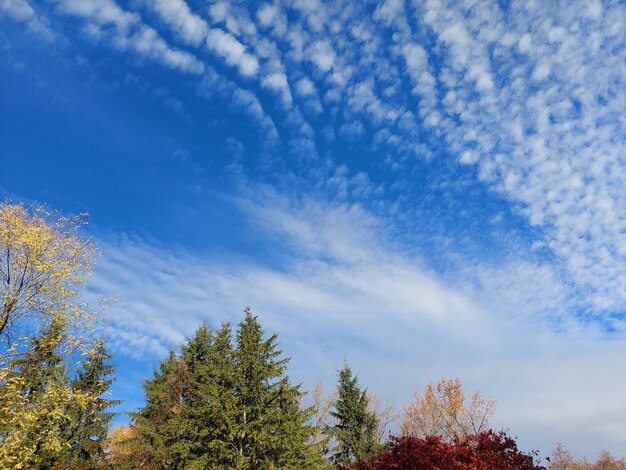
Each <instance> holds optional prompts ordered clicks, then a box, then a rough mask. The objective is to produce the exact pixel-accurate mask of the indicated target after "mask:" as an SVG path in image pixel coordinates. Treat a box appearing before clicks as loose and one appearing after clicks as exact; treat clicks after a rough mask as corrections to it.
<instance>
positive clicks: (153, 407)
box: [131, 351, 189, 470]
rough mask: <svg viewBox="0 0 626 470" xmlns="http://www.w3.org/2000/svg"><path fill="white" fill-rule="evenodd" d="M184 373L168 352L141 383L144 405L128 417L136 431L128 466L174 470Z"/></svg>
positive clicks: (172, 355)
mask: <svg viewBox="0 0 626 470" xmlns="http://www.w3.org/2000/svg"><path fill="white" fill-rule="evenodd" d="M187 373H188V369H187V367H186V365H185V363H184V362H182V361H181V360H180V359H179V358H178V357H177V356H176V354H175V353H174V352H173V351H172V352H170V354H169V356H168V358H167V359H166V360H164V361H161V363H160V364H159V370H154V371H153V377H152V379H147V380H144V383H143V387H144V392H145V396H146V405H145V406H144V407H143V408H142V409H141V410H139V411H138V412H135V413H131V417H132V418H133V426H134V428H135V429H136V433H135V436H134V444H135V446H136V449H137V452H136V453H135V454H134V455H133V458H134V461H133V462H132V464H133V465H134V466H136V467H145V468H149V469H164V470H165V469H175V468H183V467H182V466H180V465H179V464H180V456H179V455H178V450H177V449H176V448H175V445H176V443H178V441H179V440H180V437H181V436H180V430H179V424H180V423H179V421H178V419H177V418H178V416H179V415H180V413H181V406H182V402H183V399H184V396H185V391H186V388H187V387H188V385H189V380H188V376H187Z"/></svg>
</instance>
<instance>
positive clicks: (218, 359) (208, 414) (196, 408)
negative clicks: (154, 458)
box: [182, 323, 237, 469]
mask: <svg viewBox="0 0 626 470" xmlns="http://www.w3.org/2000/svg"><path fill="white" fill-rule="evenodd" d="M231 338H232V331H231V327H230V325H229V324H228V323H224V324H223V325H222V327H221V328H220V330H219V331H217V332H216V333H213V332H211V330H209V328H208V327H207V326H206V325H202V326H200V328H198V330H197V332H196V335H195V337H194V338H193V339H192V340H191V341H190V342H189V343H188V345H187V346H185V347H184V348H183V357H185V359H186V361H187V362H188V364H189V368H190V370H191V376H192V381H193V382H192V390H193V393H191V394H190V396H189V400H188V401H187V402H186V403H185V406H184V411H183V415H182V416H183V419H184V420H185V421H187V422H190V423H194V425H193V429H194V431H195V433H194V436H193V444H192V450H191V455H192V459H190V460H189V464H188V467H189V468H198V469H204V468H227V467H228V466H229V465H230V464H231V463H232V462H233V461H234V459H235V457H236V452H235V450H234V448H233V446H232V441H233V433H234V431H233V429H234V428H235V420H236V416H237V411H236V407H237V401H236V396H235V383H234V381H235V374H234V371H235V366H234V356H233V354H234V353H233V348H232V339H231Z"/></svg>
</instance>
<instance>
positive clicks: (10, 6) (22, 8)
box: [0, 0, 54, 40]
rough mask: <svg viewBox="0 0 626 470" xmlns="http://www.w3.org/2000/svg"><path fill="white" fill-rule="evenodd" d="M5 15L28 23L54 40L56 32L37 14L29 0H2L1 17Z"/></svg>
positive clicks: (33, 29) (32, 28)
mask: <svg viewBox="0 0 626 470" xmlns="http://www.w3.org/2000/svg"><path fill="white" fill-rule="evenodd" d="M3 16H7V17H9V18H11V19H12V20H13V21H18V22H20V23H26V25H27V26H28V28H29V29H30V30H31V31H33V32H35V33H37V34H39V35H40V36H41V37H43V38H44V39H47V40H52V39H53V37H54V34H53V33H52V31H51V30H50V28H49V27H48V26H47V24H46V23H45V22H44V21H43V20H42V19H41V18H40V17H39V16H38V15H37V13H36V12H35V10H34V9H33V7H32V6H31V5H30V4H29V3H28V1H27V0H0V19H2V17H3Z"/></svg>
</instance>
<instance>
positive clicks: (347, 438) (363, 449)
mask: <svg viewBox="0 0 626 470" xmlns="http://www.w3.org/2000/svg"><path fill="white" fill-rule="evenodd" d="M331 415H332V416H333V417H334V418H335V419H336V420H337V422H336V424H335V425H334V426H333V427H332V429H331V430H330V432H331V434H332V435H333V437H334V438H335V439H336V441H337V446H336V447H335V449H334V453H333V455H332V460H333V462H335V463H337V464H344V463H349V462H354V461H355V460H362V459H366V458H368V457H369V456H371V455H373V454H375V453H376V452H377V451H378V450H379V448H380V446H379V445H378V443H377V442H376V432H377V429H378V420H377V418H376V414H375V413H374V412H371V411H368V398H367V391H366V390H361V388H360V387H359V384H358V378H357V377H356V376H352V371H351V370H350V367H349V366H348V365H347V364H345V365H344V367H343V369H341V371H340V372H339V382H338V385H337V401H336V402H335V405H334V410H333V411H331Z"/></svg>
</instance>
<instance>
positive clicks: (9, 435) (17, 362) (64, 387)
mask: <svg viewBox="0 0 626 470" xmlns="http://www.w3.org/2000/svg"><path fill="white" fill-rule="evenodd" d="M66 334H67V327H66V321H65V319H64V318H63V317H62V316H55V317H52V319H51V321H50V323H49V324H48V325H47V326H45V327H44V328H43V329H42V332H41V334H40V335H39V336H37V337H34V338H32V339H31V341H30V345H29V347H28V349H27V350H26V351H25V353H24V354H23V355H22V356H18V357H16V358H15V359H13V360H11V361H9V363H8V364H7V365H6V366H4V367H1V368H0V444H1V445H0V468H34V469H46V468H51V467H52V465H53V464H54V463H55V462H57V461H58V460H59V458H60V457H61V455H62V453H63V452H64V451H66V450H67V449H69V447H70V443H69V441H68V439H67V436H66V434H65V433H64V430H65V429H67V426H68V424H69V423H70V422H71V416H70V415H69V414H68V413H67V410H68V409H69V408H71V407H74V406H76V407H83V408H84V407H86V406H88V404H89V403H90V402H91V400H92V399H93V397H92V396H90V395H88V394H86V393H83V392H81V391H75V390H72V388H71V387H70V386H69V380H68V377H67V369H68V367H67V365H68V364H67V363H66V360H65V358H64V354H63V352H62V348H63V341H64V339H65V338H66Z"/></svg>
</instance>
